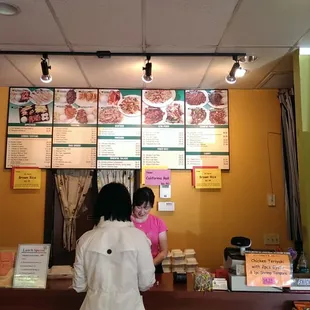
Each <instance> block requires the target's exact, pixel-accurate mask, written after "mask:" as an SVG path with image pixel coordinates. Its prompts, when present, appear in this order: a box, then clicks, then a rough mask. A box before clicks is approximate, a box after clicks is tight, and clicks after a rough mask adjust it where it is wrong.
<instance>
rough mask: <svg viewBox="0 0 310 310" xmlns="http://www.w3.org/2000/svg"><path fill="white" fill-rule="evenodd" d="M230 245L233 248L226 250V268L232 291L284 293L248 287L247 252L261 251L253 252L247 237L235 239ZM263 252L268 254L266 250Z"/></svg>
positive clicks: (272, 289)
mask: <svg viewBox="0 0 310 310" xmlns="http://www.w3.org/2000/svg"><path fill="white" fill-rule="evenodd" d="M230 243H231V245H232V246H233V247H227V248H225V250H224V268H225V269H227V270H228V286H229V289H230V290H231V291H243V292H245V291H246V292H282V289H279V288H274V287H252V286H247V285H246V277H245V252H249V251H261V250H258V249H256V250H253V249H252V248H251V246H252V241H251V239H249V238H246V237H233V238H232V239H231V241H230ZM263 251H265V252H266V250H263ZM269 252H274V251H269Z"/></svg>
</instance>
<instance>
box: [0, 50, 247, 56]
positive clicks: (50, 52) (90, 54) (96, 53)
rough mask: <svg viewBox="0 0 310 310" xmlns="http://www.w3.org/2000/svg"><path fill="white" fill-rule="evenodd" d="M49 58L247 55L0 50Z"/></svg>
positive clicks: (223, 54)
mask: <svg viewBox="0 0 310 310" xmlns="http://www.w3.org/2000/svg"><path fill="white" fill-rule="evenodd" d="M43 54H47V55H49V56H96V57H98V58H111V57H147V56H151V57H233V58H238V57H242V56H246V53H145V52H141V53H127V52H124V53H114V52H110V51H97V52H66V51H63V52H59V51H58V52H57V51H5V50H0V55H40V56H41V55H43Z"/></svg>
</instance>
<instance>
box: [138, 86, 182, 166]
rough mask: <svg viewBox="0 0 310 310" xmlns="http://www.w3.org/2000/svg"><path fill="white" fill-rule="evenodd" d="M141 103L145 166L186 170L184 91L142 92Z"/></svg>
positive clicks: (143, 159) (143, 160) (143, 161)
mask: <svg viewBox="0 0 310 310" xmlns="http://www.w3.org/2000/svg"><path fill="white" fill-rule="evenodd" d="M142 101H143V102H142V111H143V114H142V165H143V166H167V167H168V168H169V169H184V168H185V132H184V122H185V115H184V91H183V90H143V92H142Z"/></svg>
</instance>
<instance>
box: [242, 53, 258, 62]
mask: <svg viewBox="0 0 310 310" xmlns="http://www.w3.org/2000/svg"><path fill="white" fill-rule="evenodd" d="M255 60H257V56H254V55H249V56H239V57H238V61H240V62H242V63H245V62H254V61H255Z"/></svg>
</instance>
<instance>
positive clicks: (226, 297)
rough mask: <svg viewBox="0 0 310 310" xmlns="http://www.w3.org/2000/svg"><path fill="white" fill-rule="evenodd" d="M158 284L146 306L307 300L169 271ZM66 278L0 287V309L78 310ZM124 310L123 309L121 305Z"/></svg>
mask: <svg viewBox="0 0 310 310" xmlns="http://www.w3.org/2000/svg"><path fill="white" fill-rule="evenodd" d="M157 280H158V281H159V285H157V286H155V287H154V288H152V290H150V291H149V292H146V293H144V294H143V299H144V304H145V308H146V309H147V310H158V309H161V310H168V309H169V310H173V309H178V310H187V309H191V310H192V309H195V310H221V309H225V310H227V309H236V310H237V309H238V310H249V309H251V310H261V309H266V310H267V309H273V310H280V309H286V310H291V309H292V301H294V300H308V301H310V292H309V294H299V293H232V292H210V293H206V294H203V293H200V292H194V291H193V279H192V276H190V275H189V276H188V283H187V285H173V280H172V275H171V274H163V275H160V276H159V277H158V278H157ZM70 285H71V281H70V280H49V281H48V283H47V289H45V290H29V289H11V288H7V289H5V288H2V289H0V310H21V309H23V310H55V309H57V310H78V309H79V307H80V305H81V304H82V301H83V299H84V296H85V294H84V293H80V294H78V293H76V292H75V291H74V290H72V289H68V287H69V286H70ZM124 310H126V309H124Z"/></svg>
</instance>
